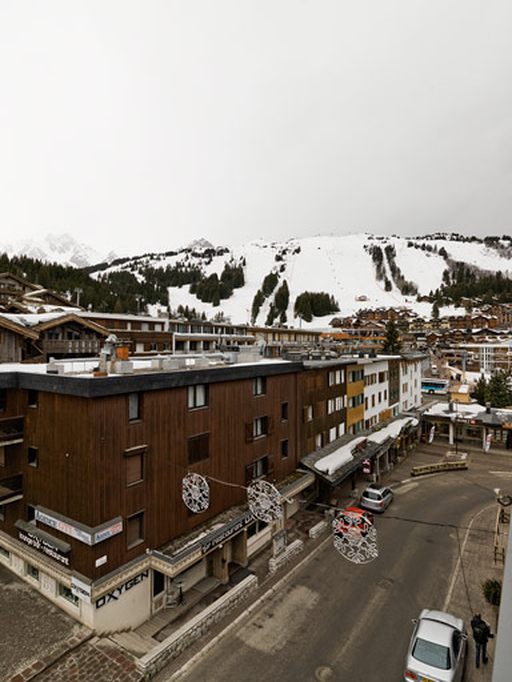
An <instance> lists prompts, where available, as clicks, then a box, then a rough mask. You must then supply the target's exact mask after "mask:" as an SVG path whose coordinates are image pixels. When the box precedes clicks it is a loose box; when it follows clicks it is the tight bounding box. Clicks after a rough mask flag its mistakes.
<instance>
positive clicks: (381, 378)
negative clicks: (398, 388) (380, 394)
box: [379, 372, 386, 384]
mask: <svg viewBox="0 0 512 682" xmlns="http://www.w3.org/2000/svg"><path fill="white" fill-rule="evenodd" d="M384 381H386V372H379V384H382V383H383V382H384Z"/></svg>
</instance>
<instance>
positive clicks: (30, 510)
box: [27, 504, 36, 523]
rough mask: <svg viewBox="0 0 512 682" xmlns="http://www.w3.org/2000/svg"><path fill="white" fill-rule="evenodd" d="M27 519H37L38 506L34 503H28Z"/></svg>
mask: <svg viewBox="0 0 512 682" xmlns="http://www.w3.org/2000/svg"><path fill="white" fill-rule="evenodd" d="M27 521H29V522H30V523H35V521H36V508H35V507H34V505H32V504H27Z"/></svg>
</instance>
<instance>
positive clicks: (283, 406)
mask: <svg viewBox="0 0 512 682" xmlns="http://www.w3.org/2000/svg"><path fill="white" fill-rule="evenodd" d="M281 421H283V422H287V421H288V403H281Z"/></svg>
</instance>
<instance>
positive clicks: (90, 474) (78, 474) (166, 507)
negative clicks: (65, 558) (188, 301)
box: [0, 365, 300, 579]
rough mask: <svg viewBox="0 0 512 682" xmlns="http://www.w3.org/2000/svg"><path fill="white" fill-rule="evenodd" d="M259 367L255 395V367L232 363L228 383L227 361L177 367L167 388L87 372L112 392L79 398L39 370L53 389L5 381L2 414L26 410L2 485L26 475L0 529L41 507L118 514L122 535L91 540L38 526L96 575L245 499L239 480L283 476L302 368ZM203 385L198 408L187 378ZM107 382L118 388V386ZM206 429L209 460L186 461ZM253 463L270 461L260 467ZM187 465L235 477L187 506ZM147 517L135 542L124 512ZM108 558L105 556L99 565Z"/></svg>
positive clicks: (65, 513) (84, 519) (292, 458)
mask: <svg viewBox="0 0 512 682" xmlns="http://www.w3.org/2000/svg"><path fill="white" fill-rule="evenodd" d="M264 370H265V366H264V365H262V366H259V367H258V368H257V374H259V375H260V376H261V377H262V380H263V381H264V390H263V391H262V392H261V394H259V395H254V392H255V386H254V378H255V377H254V376H252V374H255V373H254V371H252V369H251V368H250V367H248V368H243V369H242V368H239V370H238V371H236V370H233V368H230V369H228V372H229V373H230V374H231V375H232V377H231V378H230V379H229V380H227V379H226V380H223V379H224V376H225V375H226V372H225V371H224V370H223V369H220V370H213V371H212V370H205V371H204V372H201V371H198V372H194V373H193V375H194V376H192V374H191V373H187V372H177V373H174V374H169V375H168V377H169V382H168V384H169V386H168V387H165V383H166V382H165V376H162V375H161V376H160V382H159V383H160V384H162V385H163V387H158V388H157V387H152V390H151V388H150V387H149V385H148V381H147V375H142V376H132V377H126V378H117V379H114V378H112V379H110V378H107V379H92V378H91V379H85V380H82V381H83V382H85V383H84V388H83V392H84V393H86V392H89V393H90V391H89V389H90V387H91V384H92V383H97V382H103V383H101V385H102V387H105V388H104V389H103V392H105V391H106V394H105V395H98V396H93V395H89V396H88V395H82V396H81V395H72V394H70V391H67V390H66V383H69V382H66V378H64V377H59V378H57V377H51V376H44V375H43V376H40V377H38V378H37V380H35V381H36V383H38V384H39V385H41V386H44V384H48V387H49V388H50V390H46V391H45V390H41V389H39V390H36V389H18V390H16V389H8V390H7V394H8V396H7V401H6V404H7V409H6V410H5V411H4V412H3V413H2V418H3V419H4V420H5V419H11V417H12V418H14V417H16V416H18V415H22V418H23V422H22V424H23V432H22V438H23V440H22V443H21V444H18V445H15V446H12V452H7V453H6V455H7V456H6V460H7V466H6V467H3V468H0V486H2V480H3V479H8V478H10V477H11V476H14V475H21V476H22V477H23V500H20V501H16V502H13V503H12V504H11V503H10V504H6V505H5V506H3V507H2V508H3V509H4V510H5V513H4V515H3V518H4V520H0V530H2V531H4V532H7V533H8V534H10V535H13V536H14V537H17V530H16V528H15V525H14V524H15V523H16V521H17V520H18V519H22V520H25V521H30V520H31V519H32V518H33V513H34V512H33V510H34V508H36V507H41V508H43V509H46V510H49V511H50V512H52V513H56V514H57V515H60V516H61V517H65V518H66V519H69V521H70V523H78V524H82V525H84V526H88V527H92V528H95V527H97V526H99V525H100V524H103V523H105V522H108V521H110V520H112V519H115V518H116V517H119V516H120V517H122V520H123V532H122V533H120V534H118V535H114V536H113V537H110V538H108V539H106V540H104V541H102V542H99V543H98V544H95V545H93V546H89V545H88V544H85V543H84V542H81V541H79V540H77V539H75V538H73V537H70V536H69V535H68V534H65V533H62V532H60V531H59V530H57V529H56V528H48V527H47V526H46V525H45V524H44V523H41V522H40V521H38V522H37V526H38V527H39V528H40V529H41V530H46V531H49V532H50V533H51V535H52V536H54V537H55V538H57V539H59V540H61V541H64V542H66V543H69V545H71V553H70V557H71V563H70V565H71V567H72V568H73V570H75V571H78V572H79V573H82V574H84V575H86V576H88V577H89V578H91V579H96V578H99V577H101V576H102V575H105V574H107V573H110V572H111V571H112V570H114V569H115V568H117V567H119V566H123V565H124V564H126V563H127V562H129V561H130V560H132V559H134V558H136V557H138V556H140V555H142V554H144V552H145V550H146V548H159V547H162V546H164V545H165V544H166V543H169V542H170V541H171V540H173V539H174V538H176V537H178V536H180V535H182V534H186V533H188V532H189V531H191V530H192V529H193V528H195V527H196V526H198V525H199V524H202V523H203V522H204V521H206V520H208V519H210V518H212V517H214V516H216V515H217V514H219V513H220V512H222V511H223V510H225V509H227V508H229V507H231V506H233V505H237V504H240V503H243V502H244V501H245V500H246V494H245V491H244V489H243V488H242V487H234V486H233V484H235V485H238V486H245V485H246V484H247V482H248V480H250V479H251V478H253V477H254V475H256V476H257V477H259V476H264V477H265V478H266V479H267V480H270V481H279V480H282V479H284V478H285V477H286V476H287V475H288V474H290V473H292V472H293V471H295V469H296V467H297V465H298V451H299V448H298V445H297V443H298V441H297V439H298V424H297V415H298V412H299V411H298V409H297V401H298V392H299V390H300V387H299V373H298V372H297V366H295V368H294V367H293V366H292V365H288V366H285V365H283V369H282V371H276V368H275V367H274V369H273V373H269V374H265V371H264ZM251 372H252V374H251ZM123 379H128V380H129V381H124V383H125V384H126V386H127V388H129V389H130V390H128V391H127V392H124V393H121V392H119V391H120V388H122V384H123ZM202 381H204V385H206V386H207V387H208V388H207V395H208V401H207V402H208V404H207V405H206V406H204V407H198V408H196V409H191V408H189V407H188V404H189V402H188V391H189V386H194V385H203V384H202ZM105 382H107V384H105ZM108 382H110V383H111V384H112V386H113V387H114V388H115V391H114V392H113V393H112V394H110V393H109V390H108ZM177 384H178V385H177ZM179 384H182V385H179ZM73 386H76V380H75V383H74V384H73ZM260 388H261V386H260ZM133 389H140V390H133ZM73 391H75V392H78V391H77V390H76V389H75V388H74V389H73ZM130 394H132V395H137V396H138V400H139V401H140V413H139V415H138V417H139V418H135V419H132V420H130V418H129V416H130V414H129V410H130V404H129V403H130V397H129V395H130ZM284 406H286V407H284ZM132 416H133V415H132ZM259 418H266V427H267V431H268V433H267V434H263V435H256V436H254V437H253V428H254V427H253V423H254V420H256V419H259ZM0 429H1V422H0ZM200 434H209V435H208V456H207V457H206V458H204V459H202V460H201V461H198V462H196V463H193V464H189V439H191V438H193V437H195V436H198V435H200ZM285 441H286V447H284V446H283V443H284V442H285ZM10 447H11V446H9V447H8V448H7V449H10ZM134 455H135V456H137V457H139V456H142V459H143V472H142V478H141V480H139V481H137V482H131V481H130V476H131V475H132V474H131V473H130V467H132V465H133V460H130V458H131V457H133V456H134ZM264 458H266V460H265V459H264ZM256 462H260V463H262V462H263V463H265V462H266V463H265V464H262V465H261V466H260V467H259V468H258V467H256V468H255V463H256ZM192 471H195V472H197V473H200V474H203V475H207V476H211V477H213V478H215V479H218V480H220V481H224V482H226V483H230V484H231V485H223V484H221V483H217V482H215V481H211V504H210V507H209V509H208V511H207V512H204V513H202V514H198V515H196V514H192V513H190V512H189V511H188V509H187V508H186V506H185V504H184V503H183V501H182V499H181V480H182V478H183V476H185V475H186V474H187V472H192ZM140 513H143V521H142V529H143V530H142V538H141V541H140V542H136V543H133V542H132V543H131V546H129V544H130V543H129V537H128V536H129V531H128V519H130V517H134V515H137V514H140ZM104 556H106V557H107V561H106V562H105V563H103V564H102V565H101V566H99V567H96V566H95V563H96V561H97V560H98V559H100V557H104Z"/></svg>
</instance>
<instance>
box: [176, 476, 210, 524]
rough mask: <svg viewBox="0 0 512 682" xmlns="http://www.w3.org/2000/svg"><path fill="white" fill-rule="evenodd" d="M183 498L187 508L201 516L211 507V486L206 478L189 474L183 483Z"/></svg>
mask: <svg viewBox="0 0 512 682" xmlns="http://www.w3.org/2000/svg"><path fill="white" fill-rule="evenodd" d="M181 497H182V499H183V502H184V503H185V504H186V506H187V507H188V508H189V509H190V511H193V512H194V513H195V514H200V513H201V512H204V511H206V510H207V509H208V507H209V506H210V486H209V485H208V481H207V480H206V478H205V477H204V476H200V475H199V474H187V475H186V476H185V478H184V479H183V480H182V481H181Z"/></svg>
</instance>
